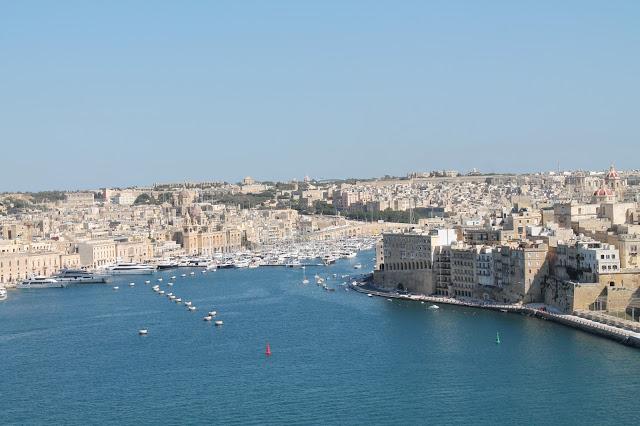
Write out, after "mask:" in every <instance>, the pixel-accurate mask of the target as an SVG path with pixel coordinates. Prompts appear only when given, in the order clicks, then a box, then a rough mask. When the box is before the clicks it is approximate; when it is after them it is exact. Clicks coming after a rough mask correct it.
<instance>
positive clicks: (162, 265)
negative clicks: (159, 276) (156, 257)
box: [156, 260, 179, 269]
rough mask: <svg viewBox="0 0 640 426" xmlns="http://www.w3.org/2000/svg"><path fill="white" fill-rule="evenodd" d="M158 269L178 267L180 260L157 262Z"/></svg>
mask: <svg viewBox="0 0 640 426" xmlns="http://www.w3.org/2000/svg"><path fill="white" fill-rule="evenodd" d="M156 266H157V267H158V269H172V268H177V267H178V266H179V264H178V262H176V261H173V260H161V261H160V262H158V263H157V264H156Z"/></svg>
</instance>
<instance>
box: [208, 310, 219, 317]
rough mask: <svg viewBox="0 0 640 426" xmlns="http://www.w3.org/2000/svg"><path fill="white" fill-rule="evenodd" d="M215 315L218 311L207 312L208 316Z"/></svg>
mask: <svg viewBox="0 0 640 426" xmlns="http://www.w3.org/2000/svg"><path fill="white" fill-rule="evenodd" d="M216 315H218V312H216V311H210V312H209V316H210V317H215V316H216Z"/></svg>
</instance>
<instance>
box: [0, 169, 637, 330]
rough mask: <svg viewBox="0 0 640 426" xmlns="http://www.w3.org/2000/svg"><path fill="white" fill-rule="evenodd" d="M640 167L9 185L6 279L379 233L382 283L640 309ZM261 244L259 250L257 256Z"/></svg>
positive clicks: (607, 310)
mask: <svg viewBox="0 0 640 426" xmlns="http://www.w3.org/2000/svg"><path fill="white" fill-rule="evenodd" d="M639 201H640V172H637V171H627V172H618V171H617V170H616V169H615V167H614V166H611V167H610V168H609V169H607V170H604V171H591V172H590V171H573V172H548V173H536V174H521V175H515V174H481V173H479V172H478V171H476V170H473V171H471V172H469V173H466V174H461V173H459V172H457V171H452V170H446V171H434V172H430V173H410V174H408V175H407V176H406V177H388V176H387V177H385V178H380V179H368V180H343V181H316V180H313V179H310V178H308V177H305V178H304V180H302V181H301V182H298V181H295V180H294V181H291V182H284V183H283V182H259V181H256V180H254V179H253V178H251V177H246V178H245V179H243V180H242V182H239V183H237V184H232V183H227V182H200V183H175V184H156V185H153V186H151V187H147V188H145V187H132V188H101V189H95V190H91V191H74V192H58V191H50V192H46V193H4V194H0V286H4V287H12V286H15V285H16V284H17V283H19V282H21V281H22V280H27V279H29V278H30V277H36V276H39V277H49V276H52V275H54V274H57V273H59V272H60V270H63V269H73V268H75V269H84V270H89V271H100V270H103V269H104V268H109V267H113V266H114V265H118V264H120V263H130V264H150V265H162V264H166V263H167V262H178V261H184V259H187V260H189V259H191V260H193V259H200V260H203V261H207V262H211V264H213V265H214V266H217V267H222V266H225V265H231V266H236V267H253V266H262V265H264V264H266V263H270V264H278V263H279V264H283V263H289V264H291V265H297V264H299V262H300V261H301V259H299V258H298V257H299V255H298V253H299V250H298V249H296V250H293V249H292V250H289V251H290V252H289V253H288V252H286V251H282V250H281V251H280V252H278V253H277V254H276V255H271V254H269V253H268V249H269V248H274V247H281V246H282V244H287V245H289V246H290V247H293V246H295V245H296V244H298V245H301V244H307V245H308V244H309V243H312V245H313V250H311V254H309V255H308V256H317V257H318V258H321V259H323V260H325V261H327V260H329V261H331V260H335V258H339V257H340V256H341V253H340V251H342V252H343V253H342V254H345V246H344V244H345V243H344V241H345V240H348V239H349V238H369V237H374V238H378V243H377V250H376V267H375V271H373V276H372V279H373V284H374V285H375V286H376V287H378V288H380V289H384V290H387V291H400V292H410V293H415V294H423V295H438V296H446V297H451V298H458V299H461V300H464V299H469V300H484V301H499V302H502V303H523V304H528V303H544V304H546V305H548V306H553V307H555V308H556V309H558V310H560V311H562V312H574V311H592V312H599V313H603V314H612V315H618V316H620V315H622V316H624V317H625V318H626V319H632V320H633V319H635V320H637V319H638V316H639V315H640V296H639V294H638V292H639V291H640V290H639V288H640V265H638V246H639V245H640V208H639V204H638V202H639ZM258 254H259V255H258Z"/></svg>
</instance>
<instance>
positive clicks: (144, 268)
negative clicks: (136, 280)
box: [105, 263, 156, 275]
mask: <svg viewBox="0 0 640 426" xmlns="http://www.w3.org/2000/svg"><path fill="white" fill-rule="evenodd" d="M155 270H156V268H155V266H153V265H143V264H141V263H117V264H115V265H113V266H109V267H108V268H106V269H105V272H106V273H107V274H111V275H134V274H135V275H150V274H153V273H154V272H155Z"/></svg>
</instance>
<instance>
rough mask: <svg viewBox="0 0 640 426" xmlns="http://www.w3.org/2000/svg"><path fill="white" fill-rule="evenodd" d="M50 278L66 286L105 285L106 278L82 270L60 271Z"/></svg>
mask: <svg viewBox="0 0 640 426" xmlns="http://www.w3.org/2000/svg"><path fill="white" fill-rule="evenodd" d="M52 278H54V279H56V280H58V281H60V282H63V283H68V284H93V283H106V282H107V277H105V276H104V275H98V274H92V273H91V272H87V271H85V270H83V269H62V270H61V271H60V272H58V273H57V274H56V275H54V276H53V277H52Z"/></svg>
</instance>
